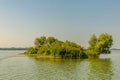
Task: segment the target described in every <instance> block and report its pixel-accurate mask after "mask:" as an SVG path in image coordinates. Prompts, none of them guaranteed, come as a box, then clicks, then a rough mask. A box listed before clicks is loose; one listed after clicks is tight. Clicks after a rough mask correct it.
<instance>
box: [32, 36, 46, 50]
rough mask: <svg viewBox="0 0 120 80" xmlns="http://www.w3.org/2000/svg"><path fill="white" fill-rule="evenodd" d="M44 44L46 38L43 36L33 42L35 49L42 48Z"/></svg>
mask: <svg viewBox="0 0 120 80" xmlns="http://www.w3.org/2000/svg"><path fill="white" fill-rule="evenodd" d="M45 43H46V37H45V36H41V37H40V38H36V39H35V41H34V44H35V47H36V48H39V47H41V46H43V45H44V44H45Z"/></svg>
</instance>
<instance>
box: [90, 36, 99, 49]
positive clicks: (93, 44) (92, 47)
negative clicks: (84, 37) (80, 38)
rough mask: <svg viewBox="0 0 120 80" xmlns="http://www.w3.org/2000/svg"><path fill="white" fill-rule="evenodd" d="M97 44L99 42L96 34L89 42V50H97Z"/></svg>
mask: <svg viewBox="0 0 120 80" xmlns="http://www.w3.org/2000/svg"><path fill="white" fill-rule="evenodd" d="M96 42H97V37H96V35H95V34H93V35H92V36H91V38H90V40H89V42H88V43H89V47H88V49H95V47H96Z"/></svg>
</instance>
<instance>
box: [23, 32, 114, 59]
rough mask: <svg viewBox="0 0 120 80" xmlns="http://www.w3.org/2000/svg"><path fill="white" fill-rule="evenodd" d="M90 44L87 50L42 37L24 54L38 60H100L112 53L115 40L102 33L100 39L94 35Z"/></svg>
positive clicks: (71, 43) (66, 42) (52, 38)
mask: <svg viewBox="0 0 120 80" xmlns="http://www.w3.org/2000/svg"><path fill="white" fill-rule="evenodd" d="M88 43H89V47H88V48H87V49H86V48H84V47H82V46H81V45H79V44H77V43H75V42H71V41H68V40H66V41H65V42H63V41H60V40H58V39H56V38H55V37H48V38H47V37H45V36H41V37H40V38H36V39H35V41H34V44H35V46H34V47H30V48H29V49H28V50H27V51H26V52H25V53H24V54H25V55H27V56H33V57H36V58H55V59H56V58H60V59H84V58H90V59H94V58H99V55H100V54H109V53H110V48H111V46H112V43H113V39H112V36H111V35H110V34H108V33H102V34H100V35H99V37H96V35H95V34H93V35H92V36H91V38H90V40H89V41H88Z"/></svg>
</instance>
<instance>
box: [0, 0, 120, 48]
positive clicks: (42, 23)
mask: <svg viewBox="0 0 120 80" xmlns="http://www.w3.org/2000/svg"><path fill="white" fill-rule="evenodd" d="M104 32H107V33H109V34H111V35H113V39H114V45H113V47H116V48H117V47H118V48H120V0H0V47H29V46H32V45H33V41H34V39H35V38H36V37H39V36H42V35H44V36H55V37H56V38H58V39H60V40H71V41H74V42H77V43H79V44H81V45H82V46H85V47H87V45H88V43H87V41H88V40H89V38H90V36H91V35H92V34H93V33H95V34H96V35H99V34H100V33H104Z"/></svg>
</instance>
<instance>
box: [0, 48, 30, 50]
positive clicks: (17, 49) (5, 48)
mask: <svg viewBox="0 0 120 80" xmlns="http://www.w3.org/2000/svg"><path fill="white" fill-rule="evenodd" d="M0 50H28V48H0Z"/></svg>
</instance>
